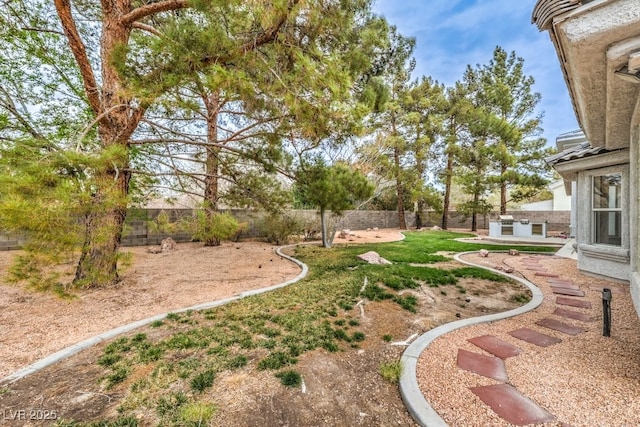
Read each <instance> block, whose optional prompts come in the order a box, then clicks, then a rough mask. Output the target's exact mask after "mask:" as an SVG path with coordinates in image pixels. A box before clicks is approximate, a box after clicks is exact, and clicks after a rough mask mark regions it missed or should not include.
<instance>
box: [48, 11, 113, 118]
mask: <svg viewBox="0 0 640 427" xmlns="http://www.w3.org/2000/svg"><path fill="white" fill-rule="evenodd" d="M54 4H55V6H56V11H57V12H58V17H59V18H60V22H61V23H62V28H63V29H64V34H65V35H66V36H67V40H68V41H69V47H70V48H71V52H73V56H74V57H75V59H76V62H77V63H78V68H79V69H80V75H81V76H82V83H83V86H84V91H85V93H86V95H87V99H88V100H89V105H90V106H91V109H92V110H93V112H94V113H95V114H96V115H100V114H101V113H102V103H101V102H100V94H99V92H98V85H97V83H96V79H95V76H94V74H93V70H92V69H91V62H89V56H88V55H87V50H86V48H85V46H84V43H82V39H81V38H80V33H78V29H77V28H76V24H75V21H74V19H73V16H72V14H71V4H70V3H69V0H54Z"/></svg>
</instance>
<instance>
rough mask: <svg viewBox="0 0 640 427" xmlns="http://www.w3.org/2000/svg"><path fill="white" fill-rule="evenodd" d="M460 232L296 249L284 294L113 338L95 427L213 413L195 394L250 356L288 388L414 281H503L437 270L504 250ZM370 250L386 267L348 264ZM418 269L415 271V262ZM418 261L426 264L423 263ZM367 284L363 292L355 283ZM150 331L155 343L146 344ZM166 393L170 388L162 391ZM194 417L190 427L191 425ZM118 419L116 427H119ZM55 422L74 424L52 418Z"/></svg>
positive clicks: (467, 271)
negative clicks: (112, 416)
mask: <svg viewBox="0 0 640 427" xmlns="http://www.w3.org/2000/svg"><path fill="white" fill-rule="evenodd" d="M465 236H466V235H464V234H456V233H450V232H432V231H429V232H419V233H407V235H406V239H405V240H403V241H399V242H393V243H377V244H366V245H346V246H335V247H333V248H332V249H325V248H321V247H318V246H317V245H300V246H298V247H296V249H295V256H296V257H297V258H299V259H300V260H301V261H303V262H304V263H306V264H307V265H308V266H309V274H308V276H307V278H305V279H304V280H301V281H299V282H297V283H295V284H293V285H290V286H288V287H286V288H283V289H279V290H276V291H273V292H269V293H267V294H263V295H256V296H251V297H248V298H244V299H242V300H240V301H236V302H233V303H231V304H228V305H225V306H223V307H218V308H214V309H209V310H204V311H202V312H187V313H182V314H175V313H174V314H170V315H169V316H167V318H166V319H165V320H163V321H156V322H154V323H153V324H152V325H151V326H150V327H149V328H148V330H144V331H140V332H138V333H137V334H135V335H131V336H126V337H121V338H119V339H116V340H114V341H112V342H111V343H110V344H108V345H107V346H106V347H105V350H104V353H103V355H102V356H101V357H100V358H99V359H98V360H97V361H96V363H98V364H99V365H101V366H103V367H104V368H105V374H104V376H103V377H102V378H101V379H100V381H101V383H102V385H103V387H104V388H105V389H113V388H116V387H123V383H125V382H127V381H128V379H129V378H130V377H132V375H133V374H134V373H135V372H136V371H138V372H142V371H144V372H149V373H148V374H145V375H142V376H141V375H136V378H138V379H136V380H135V381H128V382H129V383H130V384H127V386H128V389H127V390H125V391H124V393H125V397H124V398H123V400H122V401H121V402H120V406H119V412H120V413H121V414H122V418H120V419H119V420H116V421H113V423H114V424H109V423H110V422H107V421H105V424H95V425H105V426H109V425H114V426H115V425H126V426H129V425H136V423H137V421H136V419H135V414H136V412H138V411H149V410H153V411H154V412H155V414H156V416H157V418H158V420H159V424H160V425H192V424H193V425H197V423H198V422H201V421H205V423H204V424H206V419H201V418H198V414H201V415H202V417H205V418H207V417H208V418H207V419H210V418H211V417H213V416H215V407H214V406H213V405H212V404H211V403H209V402H203V401H202V400H201V398H200V395H201V394H202V392H203V391H205V390H206V389H207V388H209V387H211V386H212V385H213V384H214V382H215V379H216V376H217V375H219V374H220V373H221V372H223V371H227V370H234V369H239V368H242V367H244V366H246V365H247V364H248V363H250V362H249V361H250V360H255V362H254V363H255V367H256V368H257V369H259V370H271V371H273V372H274V375H276V376H277V377H278V378H280V380H281V382H282V384H283V386H291V385H295V384H297V381H296V380H297V376H296V372H295V365H296V363H297V361H298V358H299V357H300V356H301V355H302V354H303V353H305V352H308V351H311V350H315V349H319V348H322V349H325V350H327V351H329V352H336V351H341V350H344V349H348V348H357V347H358V346H359V345H360V343H361V342H362V341H364V340H366V339H367V337H366V336H365V334H364V333H363V332H362V331H361V330H360V328H359V326H360V323H359V311H358V310H356V309H355V305H356V304H357V303H358V301H360V300H362V299H367V300H370V301H375V300H391V301H395V302H396V303H398V304H399V305H400V306H401V307H402V308H404V309H406V310H407V311H408V312H415V311H416V309H417V304H418V300H417V298H415V297H413V296H412V295H403V296H401V295H399V291H401V290H403V289H411V288H417V287H420V286H422V285H427V286H431V287H449V286H451V287H455V286H456V285H457V283H458V279H459V278H461V277H465V278H468V277H477V278H481V279H485V280H493V281H498V282H504V281H507V280H508V279H506V278H504V277H503V276H500V275H497V274H494V273H491V272H488V271H486V270H483V269H479V268H474V267H461V268H457V269H440V268H438V263H439V262H443V261H450V258H447V257H444V256H442V255H435V253H436V252H442V251H445V252H463V251H470V250H478V249H480V248H483V247H485V248H486V249H489V250H507V249H509V248H510V247H509V246H499V245H486V246H483V245H478V244H472V243H461V242H457V241H455V240H453V239H455V238H457V237H465ZM518 249H519V250H521V251H537V252H550V251H555V250H556V249H555V248H548V247H540V246H534V247H518ZM372 250H373V251H376V252H378V253H379V254H380V255H381V256H382V257H384V258H386V259H388V260H390V261H392V262H393V264H391V265H370V264H367V263H365V262H364V261H361V260H359V259H358V258H357V255H359V254H362V253H364V252H367V251H372ZM415 264H420V265H415ZM424 264H429V265H428V266H427V265H424ZM365 278H366V280H367V283H368V284H367V286H366V287H364V289H363V284H364V283H365ZM150 335H154V336H159V337H160V338H155V339H151V338H149V336H150ZM167 389H171V390H172V392H171V393H169V394H167V391H166V390H167ZM194 419H195V421H194ZM118 423H119V424H118ZM59 425H60V426H79V425H80V424H75V423H72V422H67V421H61V422H59Z"/></svg>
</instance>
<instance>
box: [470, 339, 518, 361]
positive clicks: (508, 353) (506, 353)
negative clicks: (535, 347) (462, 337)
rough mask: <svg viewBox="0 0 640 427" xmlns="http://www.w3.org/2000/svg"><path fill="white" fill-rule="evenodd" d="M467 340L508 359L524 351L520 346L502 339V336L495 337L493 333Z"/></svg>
mask: <svg viewBox="0 0 640 427" xmlns="http://www.w3.org/2000/svg"><path fill="white" fill-rule="evenodd" d="M467 341H469V342H470V343H472V344H473V345H476V346H478V347H480V348H481V349H483V350H484V351H486V352H488V353H491V354H493V355H494V356H497V357H499V358H500V359H506V358H508V357H513V356H517V355H519V354H520V353H522V350H521V349H520V348H519V347H516V346H515V345H513V344H510V343H508V342H505V341H502V340H501V339H500V338H498V337H494V336H493V335H482V336H480V337H475V338H469V339H468V340H467Z"/></svg>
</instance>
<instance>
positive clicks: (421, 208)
mask: <svg viewBox="0 0 640 427" xmlns="http://www.w3.org/2000/svg"><path fill="white" fill-rule="evenodd" d="M423 212H424V200H422V199H420V200H418V203H417V204H416V230H420V229H421V228H422V214H423Z"/></svg>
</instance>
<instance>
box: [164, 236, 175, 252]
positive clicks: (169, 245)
mask: <svg viewBox="0 0 640 427" xmlns="http://www.w3.org/2000/svg"><path fill="white" fill-rule="evenodd" d="M175 248H176V241H175V240H173V239H172V238H171V237H167V238H166V239H162V242H160V249H161V251H162V252H168V251H172V250H174V249H175Z"/></svg>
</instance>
